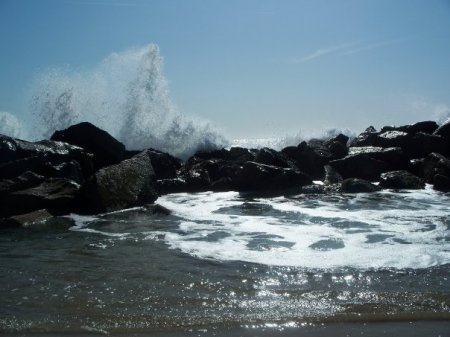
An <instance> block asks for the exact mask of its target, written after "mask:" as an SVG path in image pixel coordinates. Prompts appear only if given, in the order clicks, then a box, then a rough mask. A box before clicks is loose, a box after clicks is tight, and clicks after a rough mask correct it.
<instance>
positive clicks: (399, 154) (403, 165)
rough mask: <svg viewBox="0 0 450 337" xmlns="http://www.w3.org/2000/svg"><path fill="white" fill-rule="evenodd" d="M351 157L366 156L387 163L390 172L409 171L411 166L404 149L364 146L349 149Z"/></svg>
mask: <svg viewBox="0 0 450 337" xmlns="http://www.w3.org/2000/svg"><path fill="white" fill-rule="evenodd" d="M349 154H350V155H358V154H365V155H367V156H369V157H371V158H373V159H375V160H380V161H383V162H385V163H386V164H387V165H388V167H389V171H395V170H408V169H409V166H410V162H409V158H408V157H407V156H406V155H405V154H404V153H403V151H402V149H401V148H399V147H388V148H382V147H373V146H362V147H351V148H350V149H349Z"/></svg>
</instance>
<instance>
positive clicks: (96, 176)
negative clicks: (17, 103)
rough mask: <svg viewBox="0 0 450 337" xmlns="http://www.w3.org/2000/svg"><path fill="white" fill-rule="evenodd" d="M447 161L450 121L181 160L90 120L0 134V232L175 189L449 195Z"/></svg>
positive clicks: (146, 200) (145, 200)
mask: <svg viewBox="0 0 450 337" xmlns="http://www.w3.org/2000/svg"><path fill="white" fill-rule="evenodd" d="M449 157H450V121H448V122H446V123H444V124H443V125H441V126H439V125H438V124H437V123H435V122H433V121H424V122H419V123H415V124H412V125H405V126H399V127H393V126H386V127H383V128H382V129H381V130H380V131H377V130H375V128H373V127H369V128H367V129H366V130H365V131H364V132H362V133H361V134H359V135H358V136H356V137H355V138H353V139H349V138H348V137H347V136H345V135H343V134H339V135H338V136H336V137H334V138H331V139H311V140H309V141H303V142H301V143H300V144H298V145H297V146H288V147H286V148H284V149H282V150H281V151H276V150H274V149H270V148H261V149H247V148H241V147H232V148H230V149H220V150H213V151H209V152H198V153H196V154H195V155H193V156H192V157H191V158H189V159H188V160H186V161H184V162H183V161H182V160H180V159H178V158H175V157H173V156H171V155H170V154H167V153H163V152H160V151H158V150H155V149H145V150H143V151H130V150H127V149H126V148H125V146H124V145H123V144H122V143H120V142H119V141H118V140H117V139H115V138H114V137H112V136H111V135H110V134H109V133H107V132H106V131H104V130H101V129H99V128H98V127H96V126H95V125H92V124H90V123H88V122H83V123H80V124H77V125H73V126H71V127H69V128H67V129H65V130H60V131H56V132H55V133H54V134H53V135H52V137H51V138H50V139H49V140H43V141H38V142H28V141H24V140H20V139H16V138H11V137H8V136H5V135H0V219H1V220H0V227H1V226H20V224H22V225H23V223H25V220H23V219H26V223H27V224H30V223H33V219H35V221H37V222H38V221H40V219H47V218H48V217H49V216H58V215H63V214H68V213H80V214H98V213H102V212H111V211H116V210H120V209H124V208H130V207H135V206H144V205H149V204H153V203H154V202H155V201H156V200H157V198H158V196H159V195H162V194H167V193H176V192H201V191H238V192H241V193H244V194H245V193H250V194H257V195H262V196H264V195H280V194H288V193H330V192H333V193H360V192H366V193H367V192H375V191H378V190H380V189H421V188H424V187H425V184H426V183H427V184H431V185H432V186H433V188H434V189H435V190H438V191H443V192H448V191H450V158H449ZM317 180H320V181H321V183H320V184H317V183H313V182H314V181H317Z"/></svg>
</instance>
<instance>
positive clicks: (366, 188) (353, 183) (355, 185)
mask: <svg viewBox="0 0 450 337" xmlns="http://www.w3.org/2000/svg"><path fill="white" fill-rule="evenodd" d="M379 190H380V188H379V187H378V186H376V185H374V184H372V183H370V182H369V181H367V180H364V179H358V178H349V179H345V180H344V181H343V182H342V184H341V191H342V192H344V193H367V192H376V191H379Z"/></svg>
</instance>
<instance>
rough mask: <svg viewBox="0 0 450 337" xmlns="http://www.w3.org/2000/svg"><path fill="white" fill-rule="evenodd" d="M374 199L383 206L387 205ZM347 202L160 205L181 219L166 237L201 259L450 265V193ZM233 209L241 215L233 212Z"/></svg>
mask: <svg viewBox="0 0 450 337" xmlns="http://www.w3.org/2000/svg"><path fill="white" fill-rule="evenodd" d="M374 196H376V197H377V198H379V199H380V200H381V202H384V203H385V204H383V205H384V206H383V207H379V205H378V204H377V203H378V201H377V200H375V201H374V200H373V197H374ZM341 197H342V196H341ZM318 198H320V197H318ZM386 198H389V199H387V200H386ZM346 200H347V201H346V202H347V203H346V204H345V205H347V206H349V207H348V208H347V209H346V208H345V207H344V208H343V207H342V206H343V204H342V203H341V204H339V202H330V201H325V199H323V200H320V199H319V200H317V201H316V203H315V205H314V206H311V205H309V204H308V203H306V202H305V201H304V200H303V199H301V198H299V199H287V198H284V197H279V198H271V199H255V200H251V201H248V202H249V203H253V204H255V207H262V206H265V207H266V208H267V207H269V210H268V211H265V214H264V215H254V214H247V213H246V212H245V210H244V211H240V212H239V207H242V206H243V204H244V202H245V200H243V199H240V198H239V195H238V193H235V192H227V193H198V194H173V195H167V196H163V197H161V198H160V199H159V200H158V203H160V204H161V205H163V206H165V207H167V208H169V209H172V210H174V212H175V213H176V215H177V216H179V217H181V218H182V219H184V220H183V221H181V222H180V224H179V232H175V233H174V232H166V234H165V240H166V242H167V243H168V245H169V246H170V247H171V248H173V249H180V250H181V251H183V252H186V253H189V254H191V255H193V256H196V257H198V258H205V259H215V260H240V261H247V262H253V263H260V264H266V265H280V266H298V267H306V268H339V267H356V268H363V269H368V268H426V267H430V266H436V265H443V264H447V263H450V242H449V241H450V240H449V237H450V230H449V223H448V213H449V212H448V204H449V201H450V198H449V196H448V195H444V194H440V193H438V192H435V191H432V190H431V189H430V188H427V189H425V190H421V191H415V192H405V193H393V192H389V191H384V192H381V193H378V194H360V195H354V196H347V199H346ZM236 207H237V209H238V212H236V211H233V210H234V209H236ZM230 210H232V211H230ZM217 233H219V234H220V235H219V236H217ZM215 234H216V236H214V235H215ZM208 238H209V239H208ZM211 238H213V239H211Z"/></svg>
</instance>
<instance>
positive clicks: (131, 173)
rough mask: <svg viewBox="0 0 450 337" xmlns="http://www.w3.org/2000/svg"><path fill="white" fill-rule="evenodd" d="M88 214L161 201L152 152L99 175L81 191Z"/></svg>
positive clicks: (143, 153)
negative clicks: (158, 199) (158, 194)
mask: <svg viewBox="0 0 450 337" xmlns="http://www.w3.org/2000/svg"><path fill="white" fill-rule="evenodd" d="M80 192H81V194H80V202H83V206H84V207H83V208H82V211H83V212H85V213H100V212H105V211H108V212H109V211H115V210H119V209H124V208H129V207H134V206H142V205H144V204H148V203H152V202H154V201H155V200H156V199H157V197H158V196H157V187H156V177H155V172H154V170H153V167H152V164H151V154H150V153H149V150H146V151H143V152H141V153H139V154H138V155H136V156H134V157H132V158H130V159H127V160H124V161H122V162H120V163H119V164H115V165H111V166H108V167H104V168H102V169H100V170H99V171H97V172H96V173H95V174H94V175H93V176H92V177H91V178H90V179H89V180H88V181H86V183H84V184H83V186H82V188H81V191H80Z"/></svg>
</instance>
